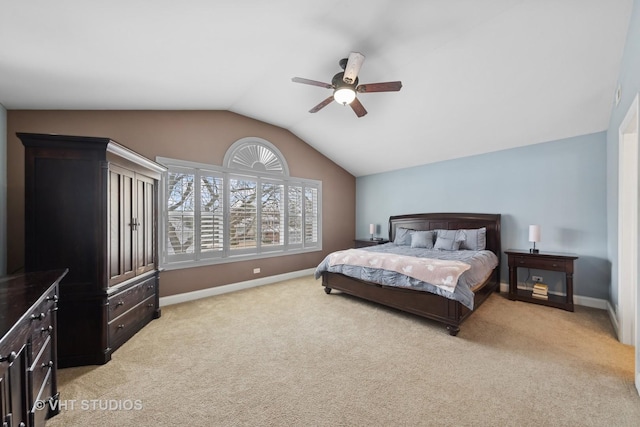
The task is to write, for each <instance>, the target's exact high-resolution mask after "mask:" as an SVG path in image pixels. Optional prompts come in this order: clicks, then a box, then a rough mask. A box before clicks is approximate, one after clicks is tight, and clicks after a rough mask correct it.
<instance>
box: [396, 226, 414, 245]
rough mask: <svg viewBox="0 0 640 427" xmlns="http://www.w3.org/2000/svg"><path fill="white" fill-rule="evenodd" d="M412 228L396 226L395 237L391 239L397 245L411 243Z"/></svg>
mask: <svg viewBox="0 0 640 427" xmlns="http://www.w3.org/2000/svg"><path fill="white" fill-rule="evenodd" d="M413 231H414V230H411V229H409V228H402V227H398V228H396V237H395V239H393V243H395V244H396V245H398V246H409V245H410V244H411V233H412V232H413Z"/></svg>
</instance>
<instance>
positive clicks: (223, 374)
mask: <svg viewBox="0 0 640 427" xmlns="http://www.w3.org/2000/svg"><path fill="white" fill-rule="evenodd" d="M633 365H634V350H633V348H632V347H630V346H625V345H622V344H620V343H619V342H618V341H617V340H616V339H615V337H614V331H613V328H612V327H611V325H610V322H609V319H608V316H607V313H606V312H604V311H602V310H596V309H589V308H585V307H577V308H576V312H575V313H570V312H566V311H563V310H558V309H554V308H549V307H543V306H538V305H534V304H528V303H523V302H514V301H509V300H508V299H506V298H505V296H504V294H494V295H492V296H491V297H490V298H489V299H488V300H487V302H486V303H485V304H484V305H483V306H482V307H480V308H479V309H478V310H477V312H476V313H474V314H473V315H472V316H471V317H470V318H469V319H468V321H467V322H465V323H464V324H463V325H462V327H461V331H460V333H459V335H458V336H457V337H452V336H449V335H448V334H447V332H446V329H445V328H444V327H443V326H442V325H440V324H438V323H435V322H431V321H428V320H425V319H421V318H419V317H416V316H412V315H408V314H404V313H400V312H398V311H395V310H391V309H387V308H384V307H382V306H379V305H376V304H372V303H368V302H365V301H362V300H359V299H356V298H353V297H350V296H347V295H344V294H340V293H339V292H336V291H334V293H332V294H331V295H326V294H325V293H324V291H323V288H322V287H321V286H320V282H319V281H316V280H314V279H313V278H311V277H308V278H302V279H295V280H289V281H286V282H281V283H278V284H273V285H266V286H262V287H259V288H253V289H248V290H244V291H240V292H235V293H230V294H225V295H220V296H216V297H211V298H207V299H203V300H199V301H194V302H190V303H184V304H179V305H174V306H168V307H164V308H163V310H162V317H161V318H160V319H158V320H154V321H153V322H151V323H150V324H149V325H148V326H147V327H145V328H144V329H143V330H142V331H140V332H139V333H138V334H137V335H136V336H134V337H133V338H132V339H131V340H130V341H128V342H127V343H126V344H125V345H124V346H123V347H121V348H120V349H118V350H117V351H116V352H115V353H114V354H113V359H112V361H111V362H109V363H108V364H106V365H103V366H89V367H79V368H69V369H63V370H60V371H59V390H60V394H61V402H62V404H63V405H65V404H66V410H63V411H62V412H61V413H60V414H59V415H58V416H56V417H54V418H52V419H50V420H48V421H47V427H58V426H85V427H86V426H89V427H90V426H134V425H135V426H176V425H189V426H392V425H393V426H417V425H437V426H478V425H487V426H637V425H639V422H640V397H639V396H638V394H637V392H636V390H635V387H634V385H633V370H634V366H633ZM93 406H95V409H92V407H93ZM101 407H102V409H101ZM132 407H133V408H132ZM140 407H141V408H140ZM87 408H89V409H87ZM105 408H106V409H105Z"/></svg>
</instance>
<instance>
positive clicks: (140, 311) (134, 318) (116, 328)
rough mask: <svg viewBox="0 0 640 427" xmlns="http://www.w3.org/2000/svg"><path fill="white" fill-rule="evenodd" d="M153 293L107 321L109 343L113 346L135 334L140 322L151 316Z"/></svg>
mask: <svg viewBox="0 0 640 427" xmlns="http://www.w3.org/2000/svg"><path fill="white" fill-rule="evenodd" d="M154 310H155V295H152V296H150V297H149V298H147V299H145V300H144V301H142V302H141V303H140V304H138V305H137V306H135V307H134V308H132V309H131V310H129V311H127V312H126V313H125V314H123V315H121V316H120V317H118V318H116V319H114V320H112V321H111V322H109V345H110V346H115V345H117V344H120V343H121V342H123V341H122V340H127V339H128V338H129V337H131V336H132V335H133V334H135V333H136V332H137V331H138V330H139V329H140V326H141V325H142V324H145V323H147V322H149V321H151V319H152V318H153V313H154Z"/></svg>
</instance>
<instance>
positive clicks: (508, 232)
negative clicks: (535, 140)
mask: <svg viewBox="0 0 640 427" xmlns="http://www.w3.org/2000/svg"><path fill="white" fill-rule="evenodd" d="M422 212H476V213H500V214H502V248H503V250H504V249H508V248H519V249H528V248H529V247H530V243H529V242H528V227H529V225H530V224H539V225H540V227H541V230H542V239H541V240H542V241H541V242H540V243H539V244H538V247H539V248H540V249H541V250H543V251H555V252H571V253H576V254H578V255H579V257H580V258H579V260H578V261H576V272H575V276H574V279H575V290H574V293H575V294H576V295H581V296H589V297H593V298H602V299H607V298H608V297H609V283H610V265H609V262H608V260H607V245H606V242H607V218H606V134H605V133H604V132H601V133H596V134H591V135H584V136H578V137H574V138H569V139H564V140H560V141H553V142H547V143H543V144H536V145H530V146H527V147H521V148H515V149H510V150H504V151H498V152H494V153H488V154H483V155H478V156H472V157H466V158H462V159H456V160H450V161H445V162H439V163H433V164H427V165H423V166H419V167H414V168H409V169H403V170H398V171H393V172H388V173H382V174H375V175H368V176H364V177H360V178H357V180H356V232H357V233H358V236H357V237H368V235H369V224H371V223H374V224H377V225H378V230H379V231H378V235H384V236H385V237H386V236H387V234H388V231H387V224H388V219H389V216H391V215H401V214H412V213H422ZM506 264H507V263H506V257H505V256H504V254H503V256H502V270H501V277H502V281H503V282H506V281H507V277H508V276H507V271H508V269H507V265H506Z"/></svg>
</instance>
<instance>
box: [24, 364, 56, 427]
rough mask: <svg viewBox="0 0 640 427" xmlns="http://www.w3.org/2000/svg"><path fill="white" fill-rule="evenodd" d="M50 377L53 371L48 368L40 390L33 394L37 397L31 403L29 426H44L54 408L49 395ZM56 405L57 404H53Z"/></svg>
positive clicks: (50, 393)
mask: <svg viewBox="0 0 640 427" xmlns="http://www.w3.org/2000/svg"><path fill="white" fill-rule="evenodd" d="M52 377H53V371H52V369H51V368H49V369H48V370H47V371H46V372H45V375H44V377H43V381H42V383H41V385H42V388H41V389H40V390H39V391H40V393H39V394H34V396H37V397H36V398H35V399H34V401H33V406H32V407H31V410H30V411H29V420H30V421H29V424H30V425H31V426H44V425H45V423H46V418H47V415H48V414H49V410H50V409H51V408H52V407H53V406H54V403H53V402H52V399H51V395H52V394H53V393H52V390H53V389H52V383H51V381H52ZM55 404H56V405H57V402H55Z"/></svg>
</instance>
